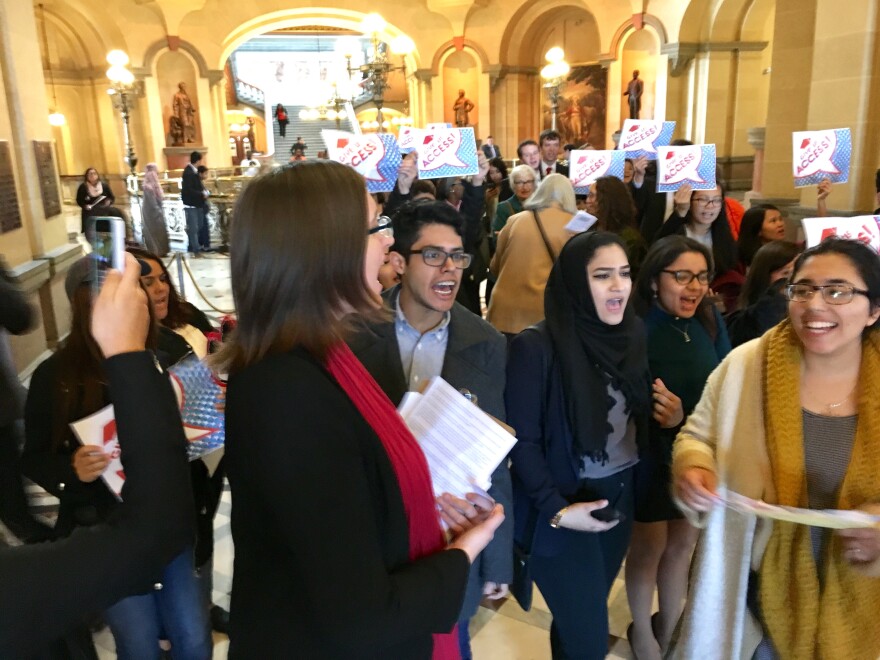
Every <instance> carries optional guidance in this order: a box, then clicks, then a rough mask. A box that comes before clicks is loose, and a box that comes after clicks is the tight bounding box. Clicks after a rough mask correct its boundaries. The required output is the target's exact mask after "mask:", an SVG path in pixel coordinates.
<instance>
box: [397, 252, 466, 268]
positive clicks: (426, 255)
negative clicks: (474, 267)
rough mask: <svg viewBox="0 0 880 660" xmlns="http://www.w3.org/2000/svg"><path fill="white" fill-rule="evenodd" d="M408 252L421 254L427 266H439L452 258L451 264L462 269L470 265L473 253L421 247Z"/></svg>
mask: <svg viewBox="0 0 880 660" xmlns="http://www.w3.org/2000/svg"><path fill="white" fill-rule="evenodd" d="M410 254H420V255H422V261H424V262H425V265H427V266H434V267H435V268H440V267H441V266H443V265H444V264H445V263H446V260H447V259H452V263H453V265H454V266H455V267H456V268H458V269H459V270H464V269H465V268H467V267H468V266H470V265H471V261H473V258H474V255H472V254H468V253H467V252H445V251H443V250H440V249H438V248H422V249H421V250H410Z"/></svg>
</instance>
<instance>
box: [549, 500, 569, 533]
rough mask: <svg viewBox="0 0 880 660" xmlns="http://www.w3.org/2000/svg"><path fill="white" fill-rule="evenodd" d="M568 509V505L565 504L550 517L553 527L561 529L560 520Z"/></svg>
mask: <svg viewBox="0 0 880 660" xmlns="http://www.w3.org/2000/svg"><path fill="white" fill-rule="evenodd" d="M566 511H568V507H567V506H564V507H562V508H561V509H559V511H557V512H556V514H555V515H554V516H553V517H552V518H550V527H552V528H553V529H559V522H560V521H561V520H562V516H564V515H565V512H566Z"/></svg>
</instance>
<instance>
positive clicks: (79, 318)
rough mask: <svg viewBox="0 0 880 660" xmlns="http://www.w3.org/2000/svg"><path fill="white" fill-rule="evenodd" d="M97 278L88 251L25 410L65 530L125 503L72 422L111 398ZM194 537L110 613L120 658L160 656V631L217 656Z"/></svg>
mask: <svg viewBox="0 0 880 660" xmlns="http://www.w3.org/2000/svg"><path fill="white" fill-rule="evenodd" d="M142 272H143V271H142ZM94 277H95V270H94V264H93V263H92V259H91V257H83V258H82V259H80V261H78V262H77V263H76V264H74V265H73V266H72V267H71V269H70V271H68V275H67V279H66V280H65V290H66V292H67V295H68V298H69V299H70V301H71V308H72V313H73V314H72V319H71V330H70V335H69V336H68V339H67V341H66V342H65V344H64V346H63V347H62V348H61V349H60V350H59V351H58V352H57V353H55V354H54V355H53V356H52V357H50V358H48V359H47V360H46V361H45V362H43V363H42V364H41V365H40V366H39V367H37V370H36V371H35V372H34V376H33V379H32V380H31V387H30V390H29V391H28V399H27V405H26V411H25V436H26V440H25V448H24V452H23V455H22V467H23V472H24V473H25V474H26V475H27V476H28V477H29V478H30V479H32V480H33V481H35V482H36V483H37V484H39V485H40V486H42V487H43V488H45V489H46V490H47V491H49V492H50V493H52V494H53V495H55V496H56V497H58V499H59V501H60V502H59V507H58V521H57V523H56V525H55V531H56V534H57V535H58V537H64V536H67V535H69V534H70V533H71V532H72V531H73V529H74V528H75V527H90V526H92V525H95V524H98V523H100V522H103V521H105V520H106V519H107V518H108V517H109V516H111V515H112V514H113V512H114V510H115V509H116V507H117V505H118V504H117V500H116V498H115V496H114V495H113V493H112V492H111V491H110V490H109V488H108V487H107V486H106V485H105V483H104V482H103V481H102V480H101V478H100V477H101V475H102V473H103V472H104V470H105V469H106V468H107V466H108V465H109V463H110V456H108V455H107V454H105V453H104V451H103V448H102V447H99V446H96V445H80V444H79V442H78V441H77V440H76V438H75V436H74V434H73V431H71V429H70V426H69V425H70V423H71V422H74V421H77V420H79V419H82V418H83V417H87V416H88V415H91V414H92V413H95V412H97V411H98V410H100V409H102V408H104V407H105V406H106V405H108V404H109V403H110V398H109V394H108V392H107V385H106V377H105V376H104V373H103V367H102V362H103V355H102V354H101V350H100V348H99V347H98V344H97V343H96V342H95V340H94V338H93V337H92V334H91V331H90V326H89V320H90V313H91V299H92V286H93V278H94ZM150 321H151V323H150V328H151V330H150V338H149V340H148V346H149V347H150V348H155V346H156V338H155V325H154V324H155V315H154V313H153V312H152V310H151V316H150ZM156 533H161V530H158V529H157V530H156ZM193 541H194V539H193ZM193 541H191V543H190V547H189V548H187V549H186V550H184V551H183V552H182V553H181V554H180V555H178V556H177V557H176V558H175V559H173V560H172V561H171V563H169V564H168V565H167V566H166V567H165V569H164V570H163V572H162V574H161V575H157V576H156V582H157V583H158V584H160V585H161V589H155V590H152V591H150V592H148V593H146V594H142V595H134V596H129V597H127V598H124V599H122V600H120V601H119V602H117V603H115V604H114V605H112V606H111V607H109V608H108V609H107V610H105V611H104V612H103V618H104V620H105V621H106V622H107V624H108V625H109V626H110V630H111V632H112V633H113V638H114V640H115V642H116V654H117V656H118V657H119V658H120V659H140V658H159V654H160V648H159V638H160V635H162V636H163V637H164V638H165V639H168V640H169V641H170V642H171V645H172V648H173V653H174V657H175V658H178V657H179V658H185V659H191V660H203V659H204V658H206V657H210V654H211V647H212V643H211V637H210V631H209V628H208V618H207V616H208V615H207V611H206V610H205V608H204V606H203V601H202V596H201V593H200V591H199V585H198V582H197V581H196V577H195V573H194V563H193V548H192V542H193ZM89 614H91V613H88V612H84V613H83V615H84V616H88V615H89ZM163 633H164V634H163Z"/></svg>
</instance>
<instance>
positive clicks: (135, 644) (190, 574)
mask: <svg viewBox="0 0 880 660" xmlns="http://www.w3.org/2000/svg"><path fill="white" fill-rule="evenodd" d="M160 581H161V582H162V588H161V589H159V590H157V591H152V592H150V593H148V594H144V595H142V596H129V597H128V598H124V599H122V600H121V601H119V602H118V603H116V604H115V605H113V606H111V607H110V608H109V609H107V610H105V611H104V620H105V621H106V622H107V625H108V626H110V631H111V632H112V633H113V638H114V639H115V640H116V657H117V658H118V659H119V660H129V659H130V660H151V659H156V660H158V658H159V639H160V638H161V637H163V636H164V637H165V638H167V639H168V640H169V641H170V642H171V649H172V650H171V653H172V655H173V657H174V659H175V660H206V659H207V658H210V657H211V654H212V653H213V642H212V639H211V631H210V626H209V623H208V610H207V605H206V603H205V601H204V597H203V594H202V590H201V589H200V586H199V582H198V579H197V578H196V574H195V568H194V567H193V554H192V548H187V549H186V550H184V551H183V553H182V554H180V555H178V556H177V557H176V558H175V559H173V560H172V561H171V563H170V564H168V566H166V567H165V570H164V571H162V576H161V577H160Z"/></svg>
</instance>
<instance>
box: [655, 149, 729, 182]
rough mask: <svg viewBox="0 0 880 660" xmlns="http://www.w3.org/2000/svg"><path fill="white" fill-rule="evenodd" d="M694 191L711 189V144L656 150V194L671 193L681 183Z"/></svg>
mask: <svg viewBox="0 0 880 660" xmlns="http://www.w3.org/2000/svg"><path fill="white" fill-rule="evenodd" d="M686 183H687V184H690V186H691V188H693V189H694V190H715V185H716V183H715V145H714V144H695V145H691V146H686V147H659V148H658V149H657V192H674V191H676V190H678V189H679V188H681V186H683V185H684V184H686Z"/></svg>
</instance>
